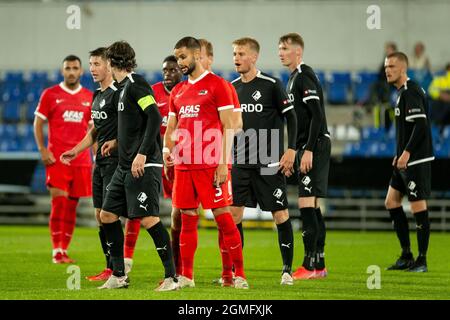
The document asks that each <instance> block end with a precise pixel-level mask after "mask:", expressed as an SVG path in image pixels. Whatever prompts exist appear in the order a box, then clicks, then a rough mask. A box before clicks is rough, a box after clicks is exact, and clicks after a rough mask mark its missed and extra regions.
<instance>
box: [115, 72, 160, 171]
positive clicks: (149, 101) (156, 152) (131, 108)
mask: <svg viewBox="0 0 450 320" xmlns="http://www.w3.org/2000/svg"><path fill="white" fill-rule="evenodd" d="M119 85H121V86H122V85H123V89H122V90H121V91H120V94H119V103H118V133H117V136H118V143H119V165H120V166H121V167H122V168H124V169H129V168H131V164H132V163H133V160H134V158H135V157H136V155H137V154H138V153H141V152H142V151H141V149H142V145H143V143H144V140H145V132H146V129H147V122H148V121H152V122H153V120H155V119H148V117H149V116H148V110H146V109H147V108H156V109H155V110H156V113H153V114H154V115H155V116H157V117H159V124H157V128H153V129H154V130H157V132H158V134H157V135H156V136H155V137H154V140H153V141H150V144H149V145H148V146H147V148H146V151H145V154H144V155H145V156H147V159H146V164H145V165H146V166H159V167H162V143H161V136H160V134H159V127H160V125H161V116H160V114H159V111H158V106H157V105H156V101H155V98H154V96H153V91H152V89H151V87H150V85H149V84H148V83H147V81H146V80H145V79H144V77H142V76H141V75H138V74H136V73H130V74H128V75H127V77H126V78H125V79H124V80H122V82H121V83H120V84H119ZM151 111H152V112H154V110H151ZM140 151H141V152H140Z"/></svg>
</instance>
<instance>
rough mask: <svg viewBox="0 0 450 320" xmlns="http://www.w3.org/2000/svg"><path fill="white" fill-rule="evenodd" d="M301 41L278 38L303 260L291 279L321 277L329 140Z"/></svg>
mask: <svg viewBox="0 0 450 320" xmlns="http://www.w3.org/2000/svg"><path fill="white" fill-rule="evenodd" d="M303 49H304V42H303V39H302V37H301V36H300V35H299V34H297V33H288V34H286V35H283V36H282V37H280V39H279V41H278V54H279V57H280V60H281V63H282V64H283V66H285V67H287V68H288V69H289V71H290V72H291V75H290V77H289V82H288V87H287V92H288V94H289V98H290V100H291V102H292V103H293V104H294V107H295V112H296V114H297V119H298V126H297V127H298V133H297V142H296V148H297V150H299V151H298V153H297V164H298V162H300V168H299V169H300V170H299V176H298V180H299V190H298V195H299V200H298V205H299V208H300V214H301V218H302V221H303V224H302V225H303V227H302V228H303V230H302V231H303V232H302V236H303V244H304V247H305V256H304V259H303V264H302V266H301V267H300V268H298V269H297V270H296V271H295V272H294V273H293V278H294V280H300V279H312V278H320V277H325V276H326V275H327V270H326V268H325V259H324V246H325V234H326V231H325V222H324V219H323V216H322V213H321V211H320V206H319V201H318V198H325V197H326V195H327V188H328V171H329V167H330V152H331V142H330V135H329V133H328V128H327V120H326V117H325V108H324V101H323V93H322V87H321V85H320V83H319V80H318V78H317V76H316V74H315V73H314V71H313V69H311V67H309V66H308V65H306V64H305V63H304V62H303Z"/></svg>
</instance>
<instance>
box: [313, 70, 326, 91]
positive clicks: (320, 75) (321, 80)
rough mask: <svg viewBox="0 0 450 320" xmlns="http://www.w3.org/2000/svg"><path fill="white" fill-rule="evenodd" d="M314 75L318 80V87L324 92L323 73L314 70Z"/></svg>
mask: <svg viewBox="0 0 450 320" xmlns="http://www.w3.org/2000/svg"><path fill="white" fill-rule="evenodd" d="M314 72H315V73H316V76H317V78H318V79H319V82H320V85H321V86H322V89H323V90H325V84H326V81H325V72H323V71H320V70H316V71H314Z"/></svg>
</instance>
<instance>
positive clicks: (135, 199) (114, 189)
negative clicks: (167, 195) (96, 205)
mask: <svg viewBox="0 0 450 320" xmlns="http://www.w3.org/2000/svg"><path fill="white" fill-rule="evenodd" d="M161 170H162V167H159V165H158V166H147V167H145V173H144V175H143V176H142V177H139V178H134V177H133V175H132V174H131V170H130V169H124V168H122V167H121V166H120V165H119V166H117V169H116V171H115V172H114V175H113V177H112V179H111V182H110V184H109V185H108V187H107V192H106V197H105V201H104V203H103V208H102V209H103V210H105V211H108V212H111V213H114V214H116V215H118V216H123V217H127V218H129V219H134V218H141V217H148V216H158V215H159V195H160V193H161V175H162V172H161Z"/></svg>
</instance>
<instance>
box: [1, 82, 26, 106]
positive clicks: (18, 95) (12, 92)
mask: <svg viewBox="0 0 450 320" xmlns="http://www.w3.org/2000/svg"><path fill="white" fill-rule="evenodd" d="M2 91H3V92H2V97H1V98H2V101H3V102H9V101H20V100H21V99H22V87H21V86H19V85H14V86H11V85H6V84H5V86H4V87H3V90H2Z"/></svg>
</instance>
